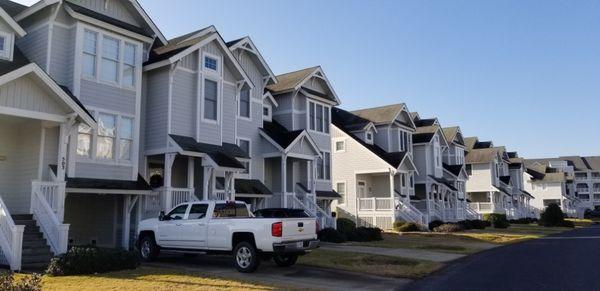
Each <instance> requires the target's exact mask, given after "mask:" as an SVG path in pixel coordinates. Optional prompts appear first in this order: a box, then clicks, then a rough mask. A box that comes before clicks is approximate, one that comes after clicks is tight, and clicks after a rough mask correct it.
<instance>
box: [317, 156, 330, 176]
mask: <svg viewBox="0 0 600 291" xmlns="http://www.w3.org/2000/svg"><path fill="white" fill-rule="evenodd" d="M321 155H322V156H323V157H322V158H317V179H319V180H326V181H329V180H331V153H328V152H321Z"/></svg>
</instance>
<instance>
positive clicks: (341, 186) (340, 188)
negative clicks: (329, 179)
mask: <svg viewBox="0 0 600 291" xmlns="http://www.w3.org/2000/svg"><path fill="white" fill-rule="evenodd" d="M335 190H336V191H337V192H338V194H340V196H341V197H340V199H338V202H339V203H340V204H344V203H345V202H346V182H337V183H336V184H335Z"/></svg>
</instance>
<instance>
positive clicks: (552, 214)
mask: <svg viewBox="0 0 600 291" xmlns="http://www.w3.org/2000/svg"><path fill="white" fill-rule="evenodd" d="M564 221H565V215H564V213H563V212H562V210H561V209H560V206H558V204H555V203H552V204H550V205H548V207H546V210H544V212H542V214H540V220H539V221H538V224H539V225H541V226H563V225H564Z"/></svg>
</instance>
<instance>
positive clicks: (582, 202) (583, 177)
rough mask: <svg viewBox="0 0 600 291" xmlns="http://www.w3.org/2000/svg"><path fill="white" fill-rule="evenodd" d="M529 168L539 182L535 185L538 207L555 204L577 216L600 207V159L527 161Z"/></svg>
mask: <svg viewBox="0 0 600 291" xmlns="http://www.w3.org/2000/svg"><path fill="white" fill-rule="evenodd" d="M526 165H527V172H528V173H529V174H530V175H531V176H532V177H533V180H534V181H535V183H532V185H531V186H532V187H531V191H532V193H534V195H535V197H536V199H535V200H534V201H533V203H532V204H533V206H534V207H536V208H538V209H543V208H544V207H546V206H548V205H549V204H551V203H555V204H558V205H560V206H561V208H562V210H563V212H565V213H567V214H568V215H570V216H575V217H583V215H584V213H585V211H586V210H595V209H597V208H599V207H600V157H598V156H594V157H580V156H564V157H557V158H542V159H527V160H526Z"/></svg>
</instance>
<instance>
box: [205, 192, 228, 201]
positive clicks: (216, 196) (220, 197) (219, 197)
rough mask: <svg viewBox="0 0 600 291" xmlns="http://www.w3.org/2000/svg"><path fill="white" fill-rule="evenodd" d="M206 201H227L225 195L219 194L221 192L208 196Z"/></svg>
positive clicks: (223, 193)
mask: <svg viewBox="0 0 600 291" xmlns="http://www.w3.org/2000/svg"><path fill="white" fill-rule="evenodd" d="M208 199H209V200H228V199H227V193H225V192H221V191H217V192H213V193H211V194H210V195H208Z"/></svg>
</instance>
